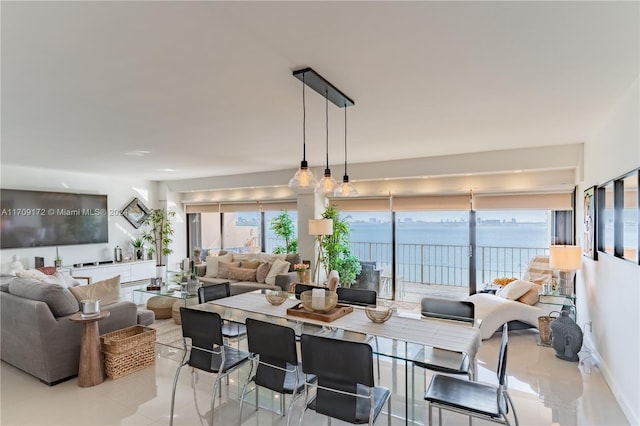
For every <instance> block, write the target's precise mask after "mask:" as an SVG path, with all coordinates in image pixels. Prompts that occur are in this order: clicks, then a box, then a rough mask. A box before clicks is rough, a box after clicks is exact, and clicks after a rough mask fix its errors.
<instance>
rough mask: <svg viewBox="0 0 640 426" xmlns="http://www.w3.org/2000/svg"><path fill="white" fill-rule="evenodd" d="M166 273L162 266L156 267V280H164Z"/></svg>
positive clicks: (164, 267) (165, 268)
mask: <svg viewBox="0 0 640 426" xmlns="http://www.w3.org/2000/svg"><path fill="white" fill-rule="evenodd" d="M166 273H167V267H166V266H164V265H162V266H156V278H160V279H163V280H164V276H165V274H166Z"/></svg>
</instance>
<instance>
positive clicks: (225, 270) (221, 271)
mask: <svg viewBox="0 0 640 426" xmlns="http://www.w3.org/2000/svg"><path fill="white" fill-rule="evenodd" d="M239 266H240V262H218V278H224V279H229V269H230V268H237V267H239Z"/></svg>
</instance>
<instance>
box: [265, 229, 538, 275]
mask: <svg viewBox="0 0 640 426" xmlns="http://www.w3.org/2000/svg"><path fill="white" fill-rule="evenodd" d="M268 240H269V241H267V246H268V247H274V246H276V245H278V244H282V242H281V241H279V240H278V239H275V238H274V239H268ZM391 249H392V244H391V243H374V242H360V241H352V242H351V253H352V254H353V255H354V256H356V257H357V258H358V259H360V260H361V261H367V262H376V265H377V269H380V270H382V271H383V274H387V275H391V252H392V251H391ZM476 251H477V252H476V259H477V260H476V284H480V283H486V282H490V281H492V280H493V279H494V278H498V277H516V278H520V277H521V276H522V275H523V274H524V272H525V271H526V269H527V265H529V261H530V260H531V258H533V257H534V256H537V255H544V254H548V253H549V248H548V247H496V246H477V248H476ZM396 262H397V264H396V277H401V279H402V280H403V281H404V282H412V283H417V284H435V285H446V286H456V287H468V286H469V246H467V245H464V246H463V245H447V244H397V245H396Z"/></svg>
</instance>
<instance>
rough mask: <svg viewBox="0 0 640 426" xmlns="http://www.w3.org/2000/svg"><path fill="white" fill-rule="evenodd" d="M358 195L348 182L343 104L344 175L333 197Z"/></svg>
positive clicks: (345, 124) (345, 113)
mask: <svg viewBox="0 0 640 426" xmlns="http://www.w3.org/2000/svg"><path fill="white" fill-rule="evenodd" d="M357 195H358V190H356V189H355V188H354V187H353V184H352V183H351V182H349V175H348V174H347V105H346V104H345V106H344V176H343V178H342V183H341V184H340V185H338V188H336V190H335V191H334V192H333V196H334V197H355V196H357Z"/></svg>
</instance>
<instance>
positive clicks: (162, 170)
mask: <svg viewBox="0 0 640 426" xmlns="http://www.w3.org/2000/svg"><path fill="white" fill-rule="evenodd" d="M158 170H160V171H161V172H175V171H176V169H158Z"/></svg>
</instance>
